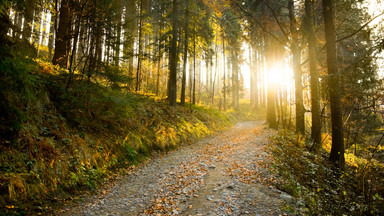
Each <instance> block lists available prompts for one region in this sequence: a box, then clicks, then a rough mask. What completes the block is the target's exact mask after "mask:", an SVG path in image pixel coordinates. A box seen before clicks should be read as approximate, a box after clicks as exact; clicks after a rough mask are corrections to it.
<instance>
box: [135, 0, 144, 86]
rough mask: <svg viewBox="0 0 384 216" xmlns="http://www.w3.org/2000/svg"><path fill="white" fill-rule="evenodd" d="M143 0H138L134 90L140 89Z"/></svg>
mask: <svg viewBox="0 0 384 216" xmlns="http://www.w3.org/2000/svg"><path fill="white" fill-rule="evenodd" d="M142 40H143V0H140V12H139V44H138V46H139V51H138V55H137V71H136V91H140V82H141V60H142V52H143V45H142V43H143V41H142Z"/></svg>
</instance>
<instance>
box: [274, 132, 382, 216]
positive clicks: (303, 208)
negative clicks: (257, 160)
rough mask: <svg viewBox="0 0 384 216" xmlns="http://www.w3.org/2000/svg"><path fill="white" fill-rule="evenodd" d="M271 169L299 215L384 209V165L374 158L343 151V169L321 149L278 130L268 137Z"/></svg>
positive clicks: (370, 212) (369, 212)
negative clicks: (309, 145)
mask: <svg viewBox="0 0 384 216" xmlns="http://www.w3.org/2000/svg"><path fill="white" fill-rule="evenodd" d="M271 141H272V142H271V143H272V144H271V148H272V150H273V151H272V152H273V155H274V158H275V163H274V170H275V172H276V173H278V175H280V176H281V179H282V181H281V182H280V183H279V185H278V187H279V188H280V189H281V190H283V191H286V192H287V193H289V194H291V195H292V196H294V197H295V198H296V200H297V202H296V206H291V207H289V206H288V209H291V210H292V209H295V210H296V212H295V214H299V215H382V214H383V213H384V202H383V195H384V182H383V179H382V176H383V174H384V166H383V164H382V163H379V162H378V161H375V160H372V159H371V160H367V159H365V158H361V157H358V156H355V155H352V154H348V155H347V160H346V168H345V170H343V171H341V170H336V169H335V168H334V167H332V165H331V164H330V163H329V162H328V155H329V152H327V151H326V150H325V149H328V148H327V146H328V145H329V143H326V144H325V145H324V149H322V151H321V152H319V153H318V154H313V153H311V152H310V151H309V150H308V149H309V147H308V146H307V144H306V142H305V140H304V139H303V138H302V137H300V136H298V135H295V134H293V133H291V132H287V131H280V132H279V133H278V135H276V136H274V137H271Z"/></svg>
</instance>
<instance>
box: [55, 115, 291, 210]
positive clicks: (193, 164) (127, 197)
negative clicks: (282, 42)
mask: <svg viewBox="0 0 384 216" xmlns="http://www.w3.org/2000/svg"><path fill="white" fill-rule="evenodd" d="M273 133H274V132H273V131H272V130H269V129H265V128H264V125H263V124H262V122H241V123H238V124H237V125H236V126H235V127H233V128H230V129H228V130H227V131H225V132H222V133H220V134H217V135H215V136H211V137H209V138H206V139H204V140H201V141H199V142H197V143H195V144H192V145H186V146H183V147H181V148H179V149H178V150H176V151H172V152H170V153H168V154H166V155H164V156H162V157H157V158H154V159H152V160H151V161H149V162H148V163H147V164H145V165H144V166H142V167H141V168H139V169H137V170H136V171H134V172H132V173H130V174H127V175H126V176H124V177H122V178H121V179H119V180H117V181H116V182H115V184H114V186H113V187H110V188H109V189H107V190H103V192H102V193H98V195H94V196H92V197H88V198H87V199H85V200H84V201H83V202H81V203H76V204H72V205H70V206H65V207H63V208H62V209H61V210H60V211H59V213H58V215H64V216H66V215H89V216H91V215H287V213H285V212H284V211H283V210H281V208H282V207H284V206H285V205H287V204H290V203H291V202H293V199H292V197H291V196H289V195H288V194H286V193H284V192H281V191H279V190H277V189H275V188H274V187H273V183H274V182H275V181H277V179H276V176H275V175H274V174H273V173H272V172H271V171H270V163H269V162H270V161H271V157H270V154H269V152H268V147H267V144H268V139H267V137H268V136H269V135H271V134H273Z"/></svg>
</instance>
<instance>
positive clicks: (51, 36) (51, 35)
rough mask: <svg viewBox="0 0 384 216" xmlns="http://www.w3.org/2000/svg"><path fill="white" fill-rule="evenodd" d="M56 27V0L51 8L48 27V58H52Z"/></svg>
mask: <svg viewBox="0 0 384 216" xmlns="http://www.w3.org/2000/svg"><path fill="white" fill-rule="evenodd" d="M56 29H57V0H56V1H55V3H54V9H53V10H51V25H50V27H49V38H48V59H50V60H52V51H53V42H54V39H55V35H56Z"/></svg>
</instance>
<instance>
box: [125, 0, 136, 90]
mask: <svg viewBox="0 0 384 216" xmlns="http://www.w3.org/2000/svg"><path fill="white" fill-rule="evenodd" d="M136 27H137V21H136V0H126V4H125V20H124V47H123V57H124V59H125V60H126V64H127V67H128V76H129V77H130V78H132V80H133V62H134V58H133V56H134V55H133V52H134V51H133V46H134V43H135V32H136ZM128 88H129V89H132V88H133V81H130V82H129V83H128Z"/></svg>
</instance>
